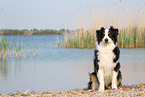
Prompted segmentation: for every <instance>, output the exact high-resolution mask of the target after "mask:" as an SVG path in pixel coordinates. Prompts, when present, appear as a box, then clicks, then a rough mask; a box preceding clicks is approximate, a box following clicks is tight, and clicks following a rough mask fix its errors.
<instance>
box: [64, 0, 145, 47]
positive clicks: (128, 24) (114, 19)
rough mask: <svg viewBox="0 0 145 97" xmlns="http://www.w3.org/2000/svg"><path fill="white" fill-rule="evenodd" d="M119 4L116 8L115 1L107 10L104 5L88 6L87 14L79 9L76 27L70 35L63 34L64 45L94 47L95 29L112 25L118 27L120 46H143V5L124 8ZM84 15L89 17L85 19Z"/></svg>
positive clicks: (144, 34) (144, 26)
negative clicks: (134, 7) (135, 7)
mask: <svg viewBox="0 0 145 97" xmlns="http://www.w3.org/2000/svg"><path fill="white" fill-rule="evenodd" d="M142 2H143V1H142ZM119 6H120V7H119V8H118V7H117V5H116V3H115V4H114V5H112V7H111V8H110V9H109V10H110V11H109V12H108V11H107V9H105V8H104V6H103V7H93V8H92V9H91V8H90V7H89V16H87V15H86V14H85V13H84V12H82V10H81V12H80V15H79V19H78V20H77V21H78V22H79V23H78V24H79V25H75V27H74V28H76V29H77V28H78V29H77V30H74V31H72V33H71V35H67V34H66V35H65V47H66V48H95V47H96V46H95V45H96V44H95V41H96V32H95V30H96V29H100V28H101V27H109V26H114V27H117V28H119V36H118V46H119V47H120V48H137V47H142V48H145V7H144V6H142V7H141V8H137V9H132V8H131V7H130V6H127V8H125V9H124V8H122V5H121V3H120V4H119ZM97 9H99V10H97ZM91 10H92V12H91ZM86 17H89V18H88V19H86ZM76 24H77V23H76ZM87 24H88V25H87Z"/></svg>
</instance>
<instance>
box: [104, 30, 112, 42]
mask: <svg viewBox="0 0 145 97" xmlns="http://www.w3.org/2000/svg"><path fill="white" fill-rule="evenodd" d="M108 32H109V29H105V36H104V38H103V42H105V39H108V42H111V38H110V37H109V36H108Z"/></svg>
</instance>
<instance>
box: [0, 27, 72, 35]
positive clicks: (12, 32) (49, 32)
mask: <svg viewBox="0 0 145 97" xmlns="http://www.w3.org/2000/svg"><path fill="white" fill-rule="evenodd" d="M65 32H67V33H69V32H70V30H66V29H60V30H53V29H44V30H43V29H41V30H38V29H36V28H33V29H31V30H28V29H23V30H19V29H1V30H0V35H62V34H64V33H65Z"/></svg>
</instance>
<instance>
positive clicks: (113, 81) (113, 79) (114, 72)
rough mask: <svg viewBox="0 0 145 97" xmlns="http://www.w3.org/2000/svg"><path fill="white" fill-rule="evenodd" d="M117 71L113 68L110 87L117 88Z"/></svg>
mask: <svg viewBox="0 0 145 97" xmlns="http://www.w3.org/2000/svg"><path fill="white" fill-rule="evenodd" d="M116 78H117V72H116V71H114V70H113V78H112V89H117V82H116Z"/></svg>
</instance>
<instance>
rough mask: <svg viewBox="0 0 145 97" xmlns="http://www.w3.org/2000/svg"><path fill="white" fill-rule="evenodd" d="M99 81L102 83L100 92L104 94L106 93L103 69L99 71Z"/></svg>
mask: <svg viewBox="0 0 145 97" xmlns="http://www.w3.org/2000/svg"><path fill="white" fill-rule="evenodd" d="M98 80H99V83H100V86H99V92H103V91H104V72H103V69H99V70H98Z"/></svg>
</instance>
